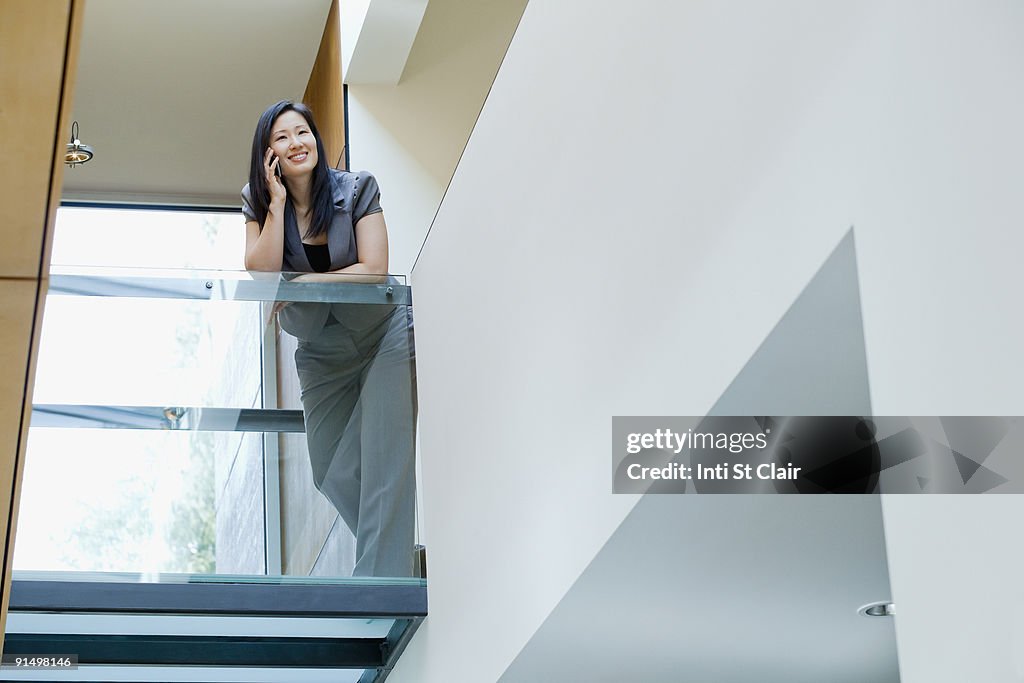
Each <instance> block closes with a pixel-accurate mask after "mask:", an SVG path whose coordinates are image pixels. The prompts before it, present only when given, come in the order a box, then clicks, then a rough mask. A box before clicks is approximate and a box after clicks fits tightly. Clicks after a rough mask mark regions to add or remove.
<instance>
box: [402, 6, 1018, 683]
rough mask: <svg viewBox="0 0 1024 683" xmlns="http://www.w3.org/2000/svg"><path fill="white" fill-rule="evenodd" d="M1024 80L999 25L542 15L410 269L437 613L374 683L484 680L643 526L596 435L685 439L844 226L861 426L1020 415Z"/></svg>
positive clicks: (734, 9)
mask: <svg viewBox="0 0 1024 683" xmlns="http://www.w3.org/2000/svg"><path fill="white" fill-rule="evenodd" d="M428 11H429V10H428ZM1022 65H1024V5H1022V4H1020V3H1017V2H1006V1H1003V2H1000V1H997V0H988V1H986V2H981V3H978V2H971V3H968V2H956V1H950V0H943V1H941V2H937V3H927V4H925V3H920V2H909V1H906V0H904V1H896V2H894V1H892V0H886V1H884V2H883V1H881V0H875V1H871V2H862V3H814V2H802V1H797V0H788V1H786V2H783V3H770V4H767V3H758V2H726V3H723V2H712V1H710V0H707V1H702V2H694V1H691V2H678V3H665V2H660V1H659V0H646V1H641V2H637V3H632V4H630V5H628V6H627V5H624V4H622V3H619V2H612V1H611V0H587V1H584V0H572V1H570V0H532V1H531V2H530V4H529V5H528V7H527V8H526V12H525V14H524V15H523V18H522V21H521V23H520V26H519V29H518V31H517V32H516V35H515V37H514V39H513V42H512V44H511V46H510V48H509V52H508V54H507V56H506V58H505V61H504V63H503V65H502V68H501V71H500V72H499V74H498V77H497V79H496V81H495V83H494V86H493V89H492V91H491V93H490V96H489V97H488V100H487V103H486V106H485V107H484V110H483V112H482V114H481V117H480V119H479V121H478V123H477V125H476V128H475V130H474V131H473V135H472V137H471V139H470V142H469V145H468V147H467V148H466V152H465V155H464V157H463V158H462V160H461V162H460V164H459V167H458V170H457V171H456V173H455V177H454V179H453V180H452V184H451V187H450V188H449V190H448V192H447V195H446V197H445V200H444V202H443V203H442V205H441V207H440V210H439V212H438V215H437V218H436V219H435V221H434V225H433V228H432V230H431V233H430V236H429V239H428V241H427V243H426V245H425V247H424V250H423V253H422V255H421V257H420V260H419V262H418V264H417V266H416V268H415V270H414V272H413V285H414V288H415V296H416V312H417V342H418V346H417V353H418V367H419V373H420V411H421V412H420V419H421V445H422V461H423V479H424V481H423V488H424V492H423V496H424V505H425V520H426V524H427V529H426V534H427V536H428V537H429V539H430V614H431V615H430V617H429V619H428V620H427V622H426V624H425V625H424V627H423V628H422V629H421V631H420V633H419V634H418V635H417V636H416V638H415V639H414V641H413V642H412V643H411V645H410V647H409V649H408V650H407V651H406V654H405V655H404V656H403V658H402V660H400V662H399V666H398V669H397V670H396V672H395V674H393V678H392V679H390V680H395V681H396V682H397V683H404V682H406V681H417V682H423V681H446V682H450V681H453V680H457V681H494V680H497V679H498V678H499V677H500V675H501V673H502V672H503V671H504V669H505V668H506V667H507V666H508V664H509V662H510V661H511V660H512V659H513V658H514V657H515V655H516V654H517V652H518V651H519V649H520V648H521V647H522V645H523V644H524V643H525V642H526V641H527V640H528V639H529V637H530V636H531V635H532V634H533V633H534V631H535V630H536V629H537V628H538V626H539V625H540V624H541V622H542V621H543V619H544V618H545V617H546V616H547V614H548V613H549V612H550V610H551V609H552V607H553V606H554V605H555V604H556V602H557V601H558V600H559V598H560V597H561V596H562V595H563V594H564V593H565V591H566V590H567V589H568V587H569V586H570V585H571V584H572V582H573V580H574V579H575V578H576V577H577V576H578V575H579V573H580V572H581V571H582V570H583V569H584V568H585V567H586V565H587V563H588V562H589V561H590V559H591V558H592V557H593V556H594V554H595V553H596V552H597V550H598V549H600V547H601V545H602V544H603V542H604V541H605V539H607V538H608V536H609V534H610V533H611V532H612V531H613V530H614V529H615V527H616V525H617V524H618V523H619V522H620V520H621V519H622V518H623V516H624V515H625V514H626V513H627V512H628V511H629V509H630V508H631V506H632V505H633V504H634V502H635V499H633V498H631V497H627V496H612V495H611V494H610V493H609V491H610V476H609V474H610V473H609V462H608V460H609V458H608V456H609V437H610V426H611V420H610V418H611V416H612V415H621V414H649V415H659V414H677V415H691V414H703V413H704V412H705V411H706V410H707V409H708V408H709V407H710V406H711V405H712V404H713V403H714V401H715V400H716V398H717V397H718V396H719V395H720V393H721V392H722V390H723V389H724V388H725V387H726V386H727V385H728V383H729V382H730V381H731V379H732V378H733V377H734V376H735V374H736V373H737V371H738V370H739V369H740V368H741V367H742V366H743V364H744V363H745V362H746V360H747V359H748V358H749V357H750V355H751V354H752V353H753V351H754V350H755V349H756V348H757V346H758V344H759V342H760V341H761V340H762V339H763V338H764V336H765V335H766V334H767V333H768V331H769V330H770V329H771V328H772V326H773V325H774V324H775V323H776V322H777V321H778V319H779V318H780V317H781V315H782V314H783V313H784V311H785V310H786V308H787V307H788V306H789V305H790V303H792V301H793V299H794V298H795V297H796V296H797V294H798V293H799V292H800V291H801V289H802V288H803V286H804V285H805V284H806V283H807V282H808V280H809V279H810V278H811V276H812V275H813V273H814V272H815V271H816V270H817V268H818V267H819V266H820V265H821V264H822V262H823V261H824V260H825V259H826V257H827V256H828V254H829V253H830V252H831V250H832V249H833V248H834V247H835V246H836V244H837V243H838V242H839V240H840V239H841V237H842V236H843V234H845V233H846V231H847V230H848V229H849V227H850V226H851V225H852V226H855V235H856V242H857V249H858V258H859V266H860V280H861V293H862V303H863V306H864V320H865V333H866V344H867V355H868V363H869V371H870V379H871V390H872V391H871V394H872V403H873V406H874V409H875V412H876V414H910V415H913V414H922V415H923V414H989V413H991V414H1021V411H1022V410H1024V396H1022V394H1021V393H1020V392H1019V391H1018V390H1017V388H1018V387H1019V386H1021V385H1022V383H1024V365H1022V364H1021V363H1020V362H1019V360H1018V355H1019V353H1018V349H1020V348H1022V347H1024V324H1022V322H1021V317H1020V316H1019V315H1016V314H1015V313H1014V311H1016V310H1019V294H1020V292H1021V291H1022V284H1024V280H1022V276H1021V275H1020V274H1019V273H1020V269H1018V268H1016V265H1017V264H1016V261H1017V260H1019V254H1020V252H1021V249H1022V247H1024V232H1022V231H1021V230H1019V228H1018V223H1019V210H1020V207H1021V202H1020V197H1021V196H1024V193H1022V192H1021V180H1020V178H1021V176H1020V172H1019V160H1020V159H1021V158H1024V138H1022V136H1021V134H1020V133H1019V122H1020V121H1021V120H1024V92H1022V85H1021V84H1022V81H1021V79H1020V78H1019V73H1020V68H1021V66H1022ZM429 175H430V174H429V173H427V172H426V171H425V170H424V176H429ZM765 410H766V412H765V413H763V414H772V412H771V406H765ZM812 411H813V407H811V408H809V410H808V412H812ZM936 500H938V499H935V500H929V501H928V505H935V504H937V503H936ZM939 504H940V503H939ZM962 505H964V506H967V507H970V508H971V509H973V510H977V511H978V514H979V515H982V516H983V517H984V516H985V515H986V514H988V512H987V511H991V512H993V513H995V512H996V511H997V508H994V507H983V506H982V505H981V504H980V503H979V501H977V500H966V501H963V502H962ZM1003 506H1004V507H1008V508H1009V509H1002V508H998V514H1001V515H1006V514H1008V513H1010V512H1013V513H1014V514H1015V518H1016V519H1020V514H1021V513H1022V512H1024V505H1022V504H1021V503H1020V502H1019V500H1018V499H1016V498H1014V499H1012V500H1009V499H1008V502H1006V503H1004V504H1003ZM920 509H925V508H919V507H918V505H917V504H916V503H915V502H914V501H910V502H908V503H907V504H906V505H903V506H899V507H895V506H889V507H888V508H887V509H886V512H887V515H888V517H889V518H888V519H887V525H888V524H892V525H893V527H894V528H897V527H899V528H902V527H903V525H905V524H908V523H910V522H909V521H908V520H909V518H908V515H910V516H912V517H913V524H918V525H925V526H927V525H930V524H942V525H954V526H955V525H956V524H957V523H958V520H959V519H961V518H960V517H958V516H956V515H953V516H952V517H950V516H946V517H942V516H936V517H934V518H933V517H931V516H929V515H927V514H923V515H922V514H917V513H915V510H920ZM963 519H964V521H963V523H964V524H970V525H974V524H976V523H977V522H978V520H977V519H974V518H973V517H972V518H971V519H970V520H968V518H966V517H965V518H963ZM697 523H699V520H698V521H697ZM898 538H899V542H900V543H901V544H903V545H902V546H901V548H900V549H899V551H892V550H891V551H890V557H891V558H892V559H891V563H892V564H891V571H892V581H893V590H894V593H895V595H896V596H897V599H898V600H903V599H904V598H906V599H907V600H908V602H913V600H911V599H910V598H911V596H914V595H915V591H927V590H930V588H928V587H927V586H921V585H919V584H917V583H916V581H915V578H916V577H915V572H917V571H919V570H920V567H918V566H917V565H915V564H913V563H907V564H904V561H905V559H906V558H907V557H912V556H913V555H914V553H915V552H916V549H915V548H914V547H913V546H914V544H922V547H921V551H922V552H927V551H928V550H929V548H930V546H929V545H928V544H931V543H933V542H936V540H935V538H936V537H935V536H934V535H930V534H922V535H920V536H914V535H913V534H909V533H903V534H900V535H899V536H898ZM1005 540H1006V537H996V538H993V539H991V543H1000V544H1003V543H1005ZM925 546H928V547H925ZM987 547H990V546H988V545H987V544H985V543H984V542H980V541H976V542H975V545H974V546H972V548H973V550H974V551H975V552H980V553H982V554H984V553H985V549H986V548H987ZM997 556H998V557H999V559H1000V561H1002V562H1004V563H1005V562H1008V563H1010V565H1011V566H1013V567H1015V568H1016V569H1017V573H1018V574H1019V573H1020V571H1019V570H1021V569H1024V551H1021V550H1020V549H1019V545H1018V546H1017V548H1016V549H1011V550H1007V549H1006V548H1005V547H1001V548H1000V551H999V553H998V555H997ZM932 569H933V570H934V571H942V570H941V568H932ZM949 579H950V581H949V582H947V583H946V585H945V588H946V590H947V591H950V590H951V591H952V592H953V593H956V592H957V591H958V590H963V591H969V589H970V586H969V585H966V584H963V583H961V584H956V583H955V582H954V581H953V577H949ZM950 583H953V585H950ZM995 593H998V591H995V592H994V593H993V596H994V595H995ZM1007 595H1008V596H1009V595H1010V593H1007ZM1013 595H1016V596H1017V597H1016V598H1015V599H1017V602H1016V603H1014V604H1013V605H1011V606H1010V607H1004V608H1001V609H1000V610H997V611H989V612H986V614H989V615H1002V616H993V618H999V619H1004V618H1005V619H1009V618H1010V617H1009V616H1008V615H1011V614H1016V615H1018V616H1019V615H1020V614H1021V608H1022V605H1021V604H1020V601H1019V592H1018V593H1015V594H1013ZM916 599H917V600H932V599H938V596H935V595H932V594H931V593H921V594H918V596H917V598H916ZM934 617H935V615H933V614H929V615H928V620H922V619H919V618H917V617H916V616H915V615H914V614H908V613H906V612H903V613H901V615H900V617H899V619H898V621H897V634H898V636H899V637H900V638H904V637H907V638H909V637H911V636H910V635H908V634H913V635H915V636H916V635H921V634H924V635H923V636H922V637H924V638H925V639H926V640H927V641H928V642H932V643H934V646H935V647H937V648H941V647H946V646H947V645H948V644H949V640H950V639H951V638H954V637H955V633H956V629H952V628H950V623H951V622H950V621H949V620H953V619H955V618H956V617H955V615H954V614H951V615H950V617H949V620H947V621H946V622H943V620H942V618H941V617H939V618H937V619H936V618H934ZM666 628H671V624H667V625H666ZM977 645H978V646H979V647H981V648H982V650H981V651H979V650H977V649H975V650H974V651H972V652H965V651H962V652H960V653H959V654H949V656H948V657H947V658H946V668H945V671H944V672H941V673H936V672H935V671H933V670H932V669H931V668H930V667H929V665H928V663H927V662H922V661H919V660H918V659H917V658H916V657H915V656H914V655H916V654H917V653H919V652H920V650H907V652H904V651H902V650H901V658H902V659H901V666H902V680H903V681H904V682H905V683H914V682H916V681H937V680H950V681H953V680H959V681H962V680H979V679H976V678H972V676H971V675H969V673H967V672H968V671H969V670H970V664H971V660H972V658H975V657H979V656H993V657H1003V658H1007V657H1010V656H1011V654H1010V653H1008V652H1005V651H1002V650H1001V649H1000V648H1001V647H1002V644H1001V643H996V642H988V641H986V642H982V643H980V644H977ZM984 647H991V648H992V651H991V652H984V651H983V650H984ZM567 654H568V655H569V656H571V653H567ZM908 657H910V659H908ZM638 680H640V679H638Z"/></svg>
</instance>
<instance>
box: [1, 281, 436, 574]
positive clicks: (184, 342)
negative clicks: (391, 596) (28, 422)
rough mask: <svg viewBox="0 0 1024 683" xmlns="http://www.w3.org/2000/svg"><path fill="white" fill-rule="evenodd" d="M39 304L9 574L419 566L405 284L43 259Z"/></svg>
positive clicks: (366, 570) (361, 570)
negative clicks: (46, 279) (44, 287)
mask: <svg viewBox="0 0 1024 683" xmlns="http://www.w3.org/2000/svg"><path fill="white" fill-rule="evenodd" d="M45 310H46V313H45V316H44V320H43V331H42V337H41V341H40V352H39V363H38V369H37V378H36V387H35V393H34V397H35V407H34V412H33V420H32V428H31V429H30V433H29V444H28V457H27V460H26V467H25V478H24V484H23V494H22V503H21V504H22V506H23V507H22V511H23V514H21V515H20V523H19V530H18V539H19V541H18V545H17V551H16V555H15V569H16V570H19V571H24V570H33V571H71V570H77V571H88V572H133V573H137V575H139V576H156V575H159V576H160V577H161V578H160V579H159V580H161V581H163V580H165V577H166V576H167V573H175V572H181V573H189V574H197V575H204V576H206V577H208V578H210V579H213V578H214V577H216V576H217V575H231V576H237V575H248V576H259V575H264V576H279V575H287V576H301V577H312V576H317V577H348V576H356V577H406V578H408V577H412V576H414V575H418V574H419V571H420V570H419V569H418V568H417V566H416V565H415V563H414V558H415V555H414V543H415V518H414V515H415V513H414V511H415V481H414V478H415V464H414V443H415V416H416V396H415V360H414V350H413V336H412V314H411V306H410V295H409V289H408V287H406V286H405V284H404V281H403V280H401V279H399V278H396V277H392V276H389V277H387V278H382V277H366V276H363V277H346V276H342V275H336V274H306V275H297V274H280V273H246V272H240V271H205V272H200V271H176V270H147V269H138V268H132V269H128V268H113V269H112V268H83V267H77V268H66V267H61V268H58V267H54V268H53V270H52V274H51V284H50V291H49V295H48V297H47V303H46V309H45ZM54 500H60V501H61V505H60V506H56V505H54V503H53V501H54ZM380 529H384V531H378V530H380ZM119 580H120V579H119Z"/></svg>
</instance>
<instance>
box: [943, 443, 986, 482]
mask: <svg viewBox="0 0 1024 683" xmlns="http://www.w3.org/2000/svg"><path fill="white" fill-rule="evenodd" d="M949 452H950V453H952V454H953V462H955V463H956V468H957V470H959V471H960V478H961V479H963V480H964V484H966V483H967V482H968V481H970V480H971V477H973V476H974V473H975V472H977V471H978V468H980V467H981V463H980V462H974V461H973V460H971V459H970V458H968V457H967V456H966V455H964V454H963V453H958V452H957V451H956V449H954V448H950V449H949Z"/></svg>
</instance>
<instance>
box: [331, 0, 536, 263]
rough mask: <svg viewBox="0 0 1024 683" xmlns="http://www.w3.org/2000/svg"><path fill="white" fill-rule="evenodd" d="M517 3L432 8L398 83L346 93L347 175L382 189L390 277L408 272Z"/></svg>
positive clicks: (444, 0) (478, 0)
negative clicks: (367, 174)
mask: <svg viewBox="0 0 1024 683" xmlns="http://www.w3.org/2000/svg"><path fill="white" fill-rule="evenodd" d="M525 5H526V0H431V2H430V3H429V5H428V6H427V10H426V13H425V14H424V16H423V22H422V23H421V25H420V30H419V33H418V34H417V36H416V42H415V43H414V44H413V47H412V51H411V53H410V54H409V59H408V62H407V63H406V66H405V71H404V73H403V74H402V79H401V82H400V83H399V84H398V85H397V86H395V85H360V84H354V85H350V86H349V89H348V104H349V146H350V154H351V157H350V159H351V166H352V169H353V170H363V169H366V170H369V171H372V172H373V173H374V174H375V175H376V176H377V179H378V181H379V182H380V186H381V205H382V206H383V207H384V210H385V215H386V217H387V222H388V231H389V235H390V247H391V272H393V273H408V272H409V271H410V269H411V268H412V264H413V261H414V260H415V258H416V254H417V252H418V251H419V248H420V245H421V244H422V243H423V238H424V236H425V235H426V233H427V229H428V228H429V227H430V222H431V221H432V220H433V218H434V213H435V212H436V211H437V206H438V204H439V203H440V201H441V197H442V195H443V194H444V191H445V188H446V187H447V186H448V181H449V180H450V179H451V177H452V173H453V172H454V171H455V166H456V164H457V163H458V160H459V156H460V155H461V154H462V150H463V148H464V147H465V144H466V140H468V139H469V134H470V131H471V130H472V128H473V124H474V122H475V121H476V117H477V114H478V113H479V111H480V107H481V105H482V104H483V101H484V98H485V97H486V95H487V90H488V88H489V87H490V85H491V82H492V80H493V78H494V74H495V73H496V72H497V70H498V65H499V63H500V62H501V58H502V56H503V55H504V53H505V48H506V46H507V45H508V41H509V39H510V38H511V36H512V33H513V31H514V30H515V27H516V23H517V22H518V21H519V17H520V15H521V14H522V10H523V7H524V6H525Z"/></svg>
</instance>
